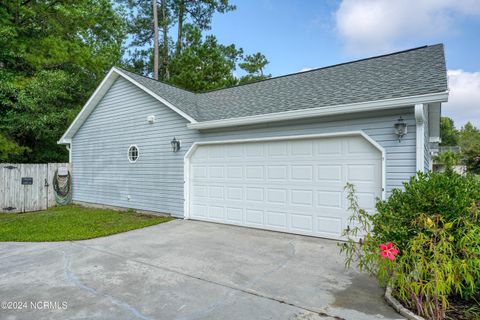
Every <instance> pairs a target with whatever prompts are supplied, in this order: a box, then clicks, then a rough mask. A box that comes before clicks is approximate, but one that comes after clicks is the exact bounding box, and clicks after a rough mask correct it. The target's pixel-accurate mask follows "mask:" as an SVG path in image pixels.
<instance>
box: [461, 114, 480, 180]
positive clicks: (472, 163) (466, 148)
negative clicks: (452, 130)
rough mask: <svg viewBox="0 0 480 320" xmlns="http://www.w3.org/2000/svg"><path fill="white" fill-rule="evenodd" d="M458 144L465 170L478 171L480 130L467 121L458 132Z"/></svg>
mask: <svg viewBox="0 0 480 320" xmlns="http://www.w3.org/2000/svg"><path fill="white" fill-rule="evenodd" d="M459 146H460V150H461V157H462V160H463V163H464V164H465V165H466V166H467V171H468V172H471V173H475V174H478V173H480V130H478V129H477V128H476V127H475V126H474V125H473V124H472V123H471V122H467V124H466V125H465V126H463V127H462V129H460V132H459Z"/></svg>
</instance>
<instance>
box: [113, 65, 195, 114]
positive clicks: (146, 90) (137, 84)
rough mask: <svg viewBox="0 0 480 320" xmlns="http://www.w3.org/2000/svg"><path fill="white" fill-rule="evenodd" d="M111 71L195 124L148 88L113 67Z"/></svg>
mask: <svg viewBox="0 0 480 320" xmlns="http://www.w3.org/2000/svg"><path fill="white" fill-rule="evenodd" d="M113 69H115V72H117V73H118V74H119V75H121V76H122V77H124V78H125V79H127V80H128V81H130V82H131V83H133V84H134V85H136V86H137V87H139V88H140V89H142V90H143V91H145V92H146V93H148V94H149V95H151V96H152V97H154V98H155V99H157V100H158V101H160V102H161V103H163V104H164V105H166V106H167V107H169V108H170V109H172V110H173V111H175V112H176V113H178V114H179V115H181V116H182V117H184V118H185V119H187V120H188V121H189V122H190V123H197V120H195V119H193V118H192V117H191V116H189V115H188V114H186V113H185V112H183V111H182V110H180V109H178V108H177V107H175V106H174V105H173V104H171V103H170V102H168V101H167V100H165V99H164V98H162V97H160V96H159V95H157V94H156V93H154V92H153V91H151V90H150V89H148V88H146V87H144V86H143V85H141V84H140V83H138V82H136V81H135V80H133V79H132V78H130V77H129V76H127V75H126V74H125V73H123V72H122V71H121V70H118V69H117V68H115V67H114V68H113Z"/></svg>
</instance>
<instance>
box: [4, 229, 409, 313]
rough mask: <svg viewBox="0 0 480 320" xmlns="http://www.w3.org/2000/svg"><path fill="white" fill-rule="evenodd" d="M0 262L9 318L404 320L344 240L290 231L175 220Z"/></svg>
mask: <svg viewBox="0 0 480 320" xmlns="http://www.w3.org/2000/svg"><path fill="white" fill-rule="evenodd" d="M0 261H1V262H0V301H3V303H2V305H1V307H2V308H3V309H0V318H1V319H36V320H37V319H137V318H138V319H228V320H234V319H249V320H250V319H275V320H277V319H298V320H300V319H309V320H313V319H358V320H361V319H401V317H400V316H399V315H398V314H396V313H395V312H394V311H393V309H391V308H390V307H389V306H388V305H386V304H385V302H384V300H383V298H382V294H383V292H382V290H381V289H380V288H378V287H377V286H376V284H375V281H374V280H372V279H369V278H368V276H366V275H363V274H359V273H357V272H355V271H353V270H350V271H345V269H344V268H343V258H342V257H341V256H340V255H339V253H338V247H337V245H336V242H335V241H328V240H323V239H318V238H310V237H302V236H296V235H291V234H283V233H276V232H269V231H261V230H253V229H247V228H241V227H233V226H226V225H219V224H212V223H206V222H196V221H182V220H176V221H172V222H169V223H164V224H160V225H157V226H153V227H149V228H145V229H141V230H135V231H130V232H127V233H123V234H118V235H114V236H110V237H105V238H99V239H93V240H87V241H75V242H56V243H0ZM4 302H11V303H10V304H9V305H5V303H4ZM18 302H21V303H22V304H21V305H18ZM24 302H26V303H24ZM15 303H16V304H15ZM5 307H6V308H7V309H5ZM8 307H11V308H13V307H15V308H17V309H19V308H21V310H12V309H10V310H9V309H8Z"/></svg>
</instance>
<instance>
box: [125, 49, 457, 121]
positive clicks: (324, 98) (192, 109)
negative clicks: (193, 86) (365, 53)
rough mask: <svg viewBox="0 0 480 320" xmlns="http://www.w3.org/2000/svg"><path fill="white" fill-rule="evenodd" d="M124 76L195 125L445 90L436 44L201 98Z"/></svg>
mask: <svg viewBox="0 0 480 320" xmlns="http://www.w3.org/2000/svg"><path fill="white" fill-rule="evenodd" d="M125 73H127V75H128V76H130V77H132V78H133V79H134V80H135V81H138V82H139V83H141V84H142V85H144V86H145V87H147V88H148V89H150V90H151V91H153V92H155V93H156V94H158V95H159V96H161V97H162V98H164V99H166V100H168V101H169V102H170V103H172V104H173V105H174V106H176V107H177V108H179V109H181V110H182V111H184V112H185V113H187V114H188V115H190V116H191V117H192V118H194V119H195V120H197V121H198V122H201V121H209V120H220V119H228V118H237V117H245V116H253V115H260V114H268V113H276V112H282V111H291V110H301V109H310V108H316V107H326V106H335V105H342V104H349V103H356V102H367V101H376V100H383V99H390V98H401V97H408V96H414V95H422V94H429V93H438V92H445V91H446V90H447V89H448V87H447V72H446V65H445V56H444V49H443V45H441V44H437V45H432V46H424V47H420V48H415V49H411V50H406V51H401V52H396V53H392V54H388V55H383V56H378V57H373V58H369V59H364V60H358V61H353V62H348V63H343V64H338V65H334V66H329V67H324V68H319V69H314V70H310V71H306V72H299V73H294V74H290V75H286V76H280V77H276V78H271V79H268V80H263V81H259V82H255V83H251V84H246V85H239V86H234V87H230V88H225V89H219V90H214V91H209V92H203V93H193V92H190V91H186V90H183V89H179V88H177V87H174V86H171V85H168V84H165V83H162V82H159V81H156V80H153V79H150V78H145V77H143V76H140V75H137V74H134V73H131V72H127V71H125Z"/></svg>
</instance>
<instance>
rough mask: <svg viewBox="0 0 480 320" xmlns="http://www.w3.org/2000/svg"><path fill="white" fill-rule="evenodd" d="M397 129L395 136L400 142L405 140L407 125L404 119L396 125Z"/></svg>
mask: <svg viewBox="0 0 480 320" xmlns="http://www.w3.org/2000/svg"><path fill="white" fill-rule="evenodd" d="M394 127H395V134H396V135H397V137H398V142H400V140H401V139H402V138H403V136H404V135H406V134H407V124H406V123H405V121H403V119H402V117H400V118H399V119H398V121H397V122H396V123H395V125H394Z"/></svg>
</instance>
